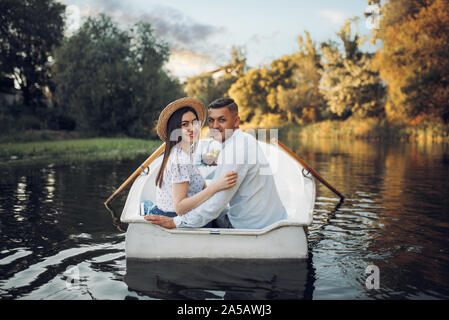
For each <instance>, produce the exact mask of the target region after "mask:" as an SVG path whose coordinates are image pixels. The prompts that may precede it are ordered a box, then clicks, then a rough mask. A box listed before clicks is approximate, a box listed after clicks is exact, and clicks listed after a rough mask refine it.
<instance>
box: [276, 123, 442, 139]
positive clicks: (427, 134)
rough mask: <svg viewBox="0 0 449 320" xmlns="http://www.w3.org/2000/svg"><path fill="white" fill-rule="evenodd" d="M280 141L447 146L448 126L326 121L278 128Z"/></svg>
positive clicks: (439, 124) (438, 124)
mask: <svg viewBox="0 0 449 320" xmlns="http://www.w3.org/2000/svg"><path fill="white" fill-rule="evenodd" d="M279 131H280V134H281V135H282V136H284V137H288V138H289V139H290V138H293V137H308V138H339V139H365V140H391V141H415V140H418V141H429V142H449V124H443V123H442V122H430V121H423V122H421V123H419V124H416V125H394V124H390V123H388V122H386V121H383V120H379V119H362V120H356V119H348V120H346V121H336V120H326V121H323V122H318V123H313V124H308V125H303V126H298V125H291V124H288V125H284V126H281V127H280V128H279Z"/></svg>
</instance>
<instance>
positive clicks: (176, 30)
mask: <svg viewBox="0 0 449 320" xmlns="http://www.w3.org/2000/svg"><path fill="white" fill-rule="evenodd" d="M59 1H61V2H64V3H65V4H67V5H73V6H75V7H78V8H79V12H80V15H81V17H82V18H84V17H87V16H89V15H97V14H99V13H100V12H101V13H105V14H107V15H109V16H111V17H112V18H113V19H114V20H115V21H117V22H118V23H119V24H121V25H122V26H124V27H128V26H130V25H134V24H135V23H137V22H139V21H142V22H148V23H150V24H151V26H152V28H153V29H154V34H155V35H156V37H158V38H160V39H161V40H163V41H164V42H166V43H167V44H168V45H169V47H170V51H171V55H170V58H169V59H170V60H169V62H168V63H167V65H166V67H167V69H168V70H170V71H171V72H172V73H173V74H174V75H175V76H178V77H180V78H185V77H187V76H192V75H195V74H199V73H202V72H205V71H210V70H213V69H215V68H216V67H217V65H219V64H220V63H222V62H223V61H224V59H225V58H224V54H223V52H224V48H223V45H221V44H220V43H218V44H216V43H213V42H214V36H216V35H217V36H220V35H223V34H225V33H226V32H227V31H226V28H224V27H220V26H215V25H209V24H204V23H200V22H198V21H196V20H195V19H193V18H191V17H189V16H187V15H185V14H184V13H183V12H181V11H180V10H177V9H175V8H173V7H169V6H165V5H152V6H150V5H146V4H143V3H142V2H131V3H128V2H126V1H125V0H96V1H87V0H59ZM226 52H227V50H226Z"/></svg>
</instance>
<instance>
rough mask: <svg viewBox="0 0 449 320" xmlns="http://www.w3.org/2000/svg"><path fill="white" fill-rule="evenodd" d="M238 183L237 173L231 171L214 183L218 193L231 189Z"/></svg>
mask: <svg viewBox="0 0 449 320" xmlns="http://www.w3.org/2000/svg"><path fill="white" fill-rule="evenodd" d="M236 183H237V172H235V171H229V172H227V173H225V174H224V175H223V176H221V177H220V178H218V179H217V180H216V181H214V182H213V184H214V185H215V187H216V188H217V191H220V190H224V189H229V188H232V187H233V186H235V184H236Z"/></svg>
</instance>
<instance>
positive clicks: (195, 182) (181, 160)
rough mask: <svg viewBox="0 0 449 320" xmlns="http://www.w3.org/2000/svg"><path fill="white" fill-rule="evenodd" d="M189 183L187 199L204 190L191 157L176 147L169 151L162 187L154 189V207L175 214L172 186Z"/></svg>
mask: <svg viewBox="0 0 449 320" xmlns="http://www.w3.org/2000/svg"><path fill="white" fill-rule="evenodd" d="M181 182H189V187H188V189H187V197H191V196H193V195H194V194H197V193H198V192H200V191H201V190H203V188H204V179H203V177H202V176H201V174H200V172H199V170H198V168H197V167H196V166H195V165H194V164H193V162H192V161H191V157H190V156H189V155H188V154H187V153H185V152H184V151H183V150H182V149H181V148H180V147H178V145H175V146H174V147H173V148H172V150H171V151H170V156H169V157H168V160H167V164H166V166H165V169H164V176H163V178H162V187H161V188H159V187H156V205H157V207H158V208H159V209H161V210H162V211H165V212H175V207H174V204H173V184H174V183H181Z"/></svg>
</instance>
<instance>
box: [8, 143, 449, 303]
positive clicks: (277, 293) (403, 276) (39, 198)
mask: <svg viewBox="0 0 449 320" xmlns="http://www.w3.org/2000/svg"><path fill="white" fill-rule="evenodd" d="M286 144H288V145H289V146H290V147H292V148H293V149H294V150H295V152H296V153H297V154H298V155H299V156H300V157H302V158H303V159H304V160H306V161H307V162H308V163H309V164H310V165H311V166H312V167H313V168H314V169H315V170H317V171H318V172H319V173H320V174H321V175H322V176H324V177H325V178H326V179H327V180H328V181H329V182H331V183H332V184H333V185H334V186H335V187H336V188H337V189H338V190H339V191H340V192H341V193H343V194H344V195H345V196H346V200H345V201H344V202H343V203H342V204H341V205H338V199H337V197H336V196H335V195H334V194H333V193H332V192H330V191H329V190H328V189H326V187H324V186H323V185H321V184H319V183H317V185H318V190H317V201H316V205H315V212H314V221H313V224H312V225H311V226H310V227H309V234H308V235H309V248H310V257H309V259H308V260H304V261H295V260H293V261H275V262H271V263H268V262H265V263H261V262H257V261H245V262H238V261H220V260H216V261H204V260H203V261H188V262H186V261H175V260H173V261H166V262H157V261H155V262H146V263H142V262H135V261H127V260H126V257H125V251H124V243H125V234H124V233H123V232H122V231H121V230H123V228H126V226H122V225H120V224H119V223H117V217H115V216H114V215H113V214H112V213H110V212H108V211H107V210H106V209H105V208H104V206H103V202H104V200H105V199H106V198H107V197H108V196H109V195H110V194H111V193H112V192H113V191H114V190H115V187H118V186H119V185H120V184H121V183H122V182H123V181H124V180H125V179H126V178H127V177H128V176H129V175H130V174H131V173H132V172H133V171H134V169H135V168H136V167H137V166H138V165H139V164H140V163H141V162H142V161H143V160H144V159H145V158H146V156H141V157H138V158H136V159H133V160H121V161H96V162H84V163H77V164H67V165H55V164H48V165H33V164H32V163H31V164H29V165H27V166H10V167H6V166H3V167H0V176H1V181H0V298H1V299H448V298H449V237H448V235H449V209H448V208H449V200H448V199H449V197H448V195H449V183H448V178H449V147H448V145H445V144H423V143H402V144H401V143H389V144H387V143H383V142H361V141H328V140H319V141H295V142H293V139H291V140H290V143H288V141H287V143H286ZM128 190H129V189H127V190H126V191H125V192H123V193H122V194H121V195H120V196H119V197H118V198H116V199H115V200H114V201H113V208H114V209H115V211H116V212H117V214H116V215H117V216H118V215H119V214H120V213H121V210H122V208H123V205H124V201H125V199H126V196H127V191H128ZM368 266H376V267H377V268H378V270H379V288H378V289H368V288H367V286H366V280H367V277H368V276H369V274H367V273H365V272H366V269H367V267H368Z"/></svg>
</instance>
